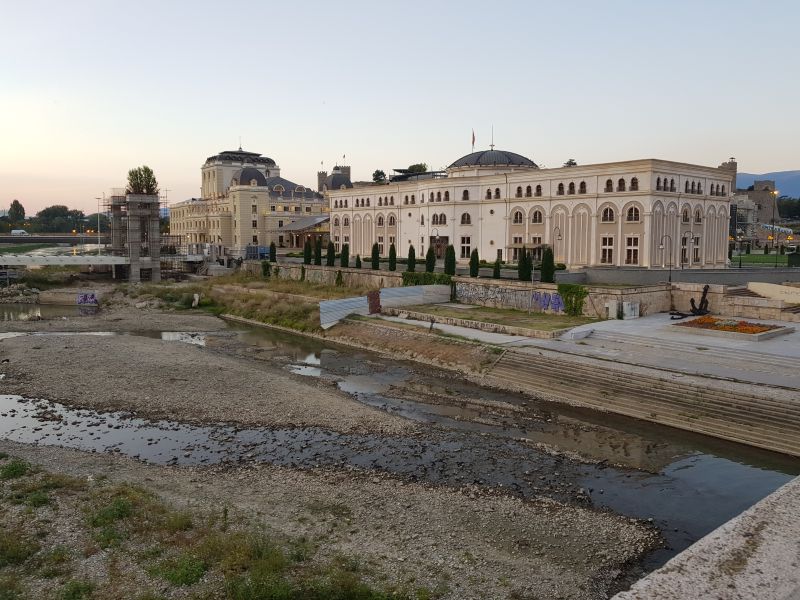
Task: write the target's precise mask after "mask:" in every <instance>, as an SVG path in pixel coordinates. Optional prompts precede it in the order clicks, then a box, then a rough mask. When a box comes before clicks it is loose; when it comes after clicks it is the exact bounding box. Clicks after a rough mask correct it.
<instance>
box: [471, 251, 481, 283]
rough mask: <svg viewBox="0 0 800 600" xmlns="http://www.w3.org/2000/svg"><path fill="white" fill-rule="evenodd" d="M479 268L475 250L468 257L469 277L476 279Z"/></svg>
mask: <svg viewBox="0 0 800 600" xmlns="http://www.w3.org/2000/svg"><path fill="white" fill-rule="evenodd" d="M480 267H481V261H480V257H478V249H477V248H475V249H474V250H473V251H472V252H471V253H470V255H469V276H470V277H477V276H478V272H479V269H480Z"/></svg>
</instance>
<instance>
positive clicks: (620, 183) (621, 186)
mask: <svg viewBox="0 0 800 600" xmlns="http://www.w3.org/2000/svg"><path fill="white" fill-rule="evenodd" d="M617 191H618V192H624V191H625V180H624V179H623V178H622V177H620V178H619V180H618V181H617Z"/></svg>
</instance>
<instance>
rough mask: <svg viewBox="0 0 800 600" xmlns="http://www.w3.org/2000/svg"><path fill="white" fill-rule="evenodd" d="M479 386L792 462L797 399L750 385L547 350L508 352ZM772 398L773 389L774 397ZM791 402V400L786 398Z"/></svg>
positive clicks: (797, 438)
mask: <svg viewBox="0 0 800 600" xmlns="http://www.w3.org/2000/svg"><path fill="white" fill-rule="evenodd" d="M485 379H486V383H487V384H489V385H493V386H496V387H500V388H504V389H512V390H516V391H522V392H527V393H530V394H533V395H536V396H538V397H541V398H544V399H546V400H555V401H561V402H565V403H568V404H574V405H579V406H585V407H589V408H593V409H597V410H600V411H608V412H614V413H618V414H622V415H626V416H629V417H634V418H637V419H642V420H645V421H651V422H655V423H660V424H662V425H668V426H671V427H676V428H679V429H685V430H688V431H693V432H696V433H702V434H706V435H710V436H714V437H718V438H722V439H726V440H731V441H734V442H739V443H743V444H748V445H751V446H757V447H760V448H766V449H768V450H773V451H776V452H783V453H786V454H791V455H794V456H800V394H793V393H792V392H786V391H785V390H784V391H783V393H781V394H775V395H774V396H771V395H769V393H764V394H759V393H754V389H755V388H754V387H753V386H737V385H734V384H731V383H729V382H725V385H720V386H714V383H715V382H714V381H713V380H709V382H708V383H709V385H707V386H706V385H702V384H700V383H698V380H699V378H691V377H686V378H685V380H684V381H678V380H676V379H674V378H671V377H670V375H669V374H667V373H665V372H659V371H657V370H655V369H642V368H633V367H629V368H628V369H625V370H623V369H621V368H619V366H618V365H614V364H613V363H611V362H609V361H603V360H596V359H588V358H585V357H582V358H581V359H580V360H574V359H573V358H572V357H570V356H568V355H564V354H561V353H556V352H549V351H537V353H535V354H534V353H529V352H518V351H512V350H509V351H507V352H506V353H505V354H503V355H502V356H501V358H500V359H499V360H498V361H497V363H495V365H494V366H493V367H492V368H491V370H490V371H489V372H488V373H487V374H486V375H485ZM776 391H777V390H776ZM793 398H794V399H793Z"/></svg>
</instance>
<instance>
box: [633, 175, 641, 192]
mask: <svg viewBox="0 0 800 600" xmlns="http://www.w3.org/2000/svg"><path fill="white" fill-rule="evenodd" d="M638 190H639V178H638V177H634V178H633V179H631V191H632V192H636V191H638Z"/></svg>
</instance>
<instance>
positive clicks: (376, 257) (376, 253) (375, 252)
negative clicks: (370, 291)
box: [369, 243, 381, 271]
mask: <svg viewBox="0 0 800 600" xmlns="http://www.w3.org/2000/svg"><path fill="white" fill-rule="evenodd" d="M369 268H370V269H372V270H373V271H377V270H379V269H380V268H381V251H380V249H379V248H378V244H377V243H375V244H372V253H371V254H370V265H369Z"/></svg>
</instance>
